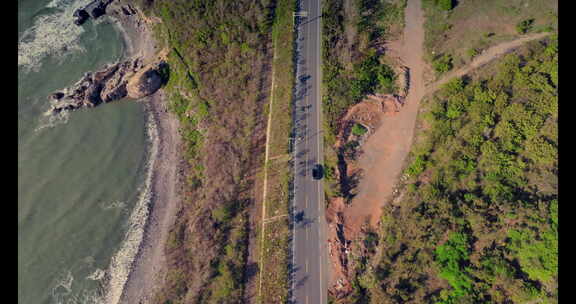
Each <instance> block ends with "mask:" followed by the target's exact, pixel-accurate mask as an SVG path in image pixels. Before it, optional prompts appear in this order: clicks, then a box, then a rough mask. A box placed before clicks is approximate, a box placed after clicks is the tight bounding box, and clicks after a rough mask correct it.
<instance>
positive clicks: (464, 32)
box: [422, 0, 558, 68]
mask: <svg viewBox="0 0 576 304" xmlns="http://www.w3.org/2000/svg"><path fill="white" fill-rule="evenodd" d="M444 2H447V3H448V2H450V3H451V4H452V6H453V7H452V9H450V10H446V8H447V7H448V6H446V5H444V4H443V3H444ZM456 3H457V5H455V6H454V4H456ZM422 8H423V10H424V13H425V18H426V19H425V23H424V28H425V42H424V46H425V51H426V55H425V59H426V60H427V61H428V62H430V63H433V62H434V60H435V58H436V57H437V55H438V54H449V55H451V56H452V58H453V63H452V64H453V67H454V68H460V67H462V66H464V65H465V64H467V63H468V62H469V60H471V58H472V57H474V56H470V55H469V53H468V50H470V49H486V48H488V47H490V46H493V45H496V44H498V43H501V42H503V41H508V40H512V39H514V38H517V37H519V36H520V35H522V34H525V33H529V32H540V31H557V28H558V16H557V14H558V3H557V2H555V1H546V0H510V1H500V0H471V1H457V2H454V1H439V0H422Z"/></svg>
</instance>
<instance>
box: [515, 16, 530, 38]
mask: <svg viewBox="0 0 576 304" xmlns="http://www.w3.org/2000/svg"><path fill="white" fill-rule="evenodd" d="M533 24H534V19H526V20H522V21H520V22H519V23H518V24H516V30H517V31H518V33H519V34H526V33H527V32H528V31H529V30H530V29H532V25H533Z"/></svg>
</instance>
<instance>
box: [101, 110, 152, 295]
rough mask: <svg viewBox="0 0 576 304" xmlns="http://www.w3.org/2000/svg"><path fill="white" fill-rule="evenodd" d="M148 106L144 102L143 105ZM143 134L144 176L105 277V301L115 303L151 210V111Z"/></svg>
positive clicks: (140, 241) (142, 236)
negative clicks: (146, 151) (145, 144)
mask: <svg viewBox="0 0 576 304" xmlns="http://www.w3.org/2000/svg"><path fill="white" fill-rule="evenodd" d="M145 106H146V107H147V105H145ZM146 117H147V118H146V120H147V121H146V133H147V139H148V141H149V145H148V146H149V147H150V152H149V156H148V161H147V163H146V170H145V171H146V176H145V180H144V184H143V185H142V187H141V188H140V191H139V196H138V200H137V202H136V205H135V206H134V209H133V210H132V213H131V214H130V218H129V220H128V231H127V232H126V235H125V237H124V240H123V242H122V245H121V248H120V249H119V250H118V252H117V253H116V254H115V255H114V256H113V257H112V260H111V262H110V267H109V273H108V276H107V280H106V284H105V286H106V294H105V298H104V303H107V304H116V303H119V302H120V298H121V296H122V293H123V291H124V286H125V285H126V282H127V281H128V276H129V275H130V271H131V270H132V264H133V262H134V259H135V258H136V254H137V253H138V250H139V249H140V244H141V243H142V240H143V238H144V228H145V226H146V222H147V220H148V214H149V212H150V209H149V205H150V200H151V198H152V175H153V168H154V163H155V162H156V157H157V155H158V127H157V125H156V121H155V120H154V117H153V115H152V114H151V113H148V114H147V115H146Z"/></svg>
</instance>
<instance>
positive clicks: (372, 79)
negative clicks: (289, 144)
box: [322, 0, 406, 196]
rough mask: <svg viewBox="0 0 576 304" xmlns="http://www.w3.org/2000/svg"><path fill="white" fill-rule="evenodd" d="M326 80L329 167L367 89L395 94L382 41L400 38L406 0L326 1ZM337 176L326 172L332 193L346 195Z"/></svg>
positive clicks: (324, 33)
mask: <svg viewBox="0 0 576 304" xmlns="http://www.w3.org/2000/svg"><path fill="white" fill-rule="evenodd" d="M322 5H323V20H322V26H323V29H322V35H323V38H322V39H323V44H322V56H323V64H322V81H323V92H322V99H323V100H322V102H323V105H322V107H323V113H324V116H323V121H324V124H325V126H324V129H325V141H324V142H325V153H326V156H325V160H326V166H325V167H326V169H327V170H328V171H330V172H333V171H334V170H335V168H336V167H337V166H338V164H337V163H338V156H337V155H338V151H335V150H334V143H335V141H336V135H337V134H338V132H339V128H340V123H341V121H340V120H341V118H342V117H343V116H344V114H345V113H346V110H348V108H350V107H351V106H353V105H354V104H356V103H358V102H360V101H362V99H363V98H364V97H366V95H368V94H374V93H383V94H386V93H395V92H396V91H397V88H396V85H395V83H396V78H397V75H396V74H395V73H394V70H393V68H392V66H391V65H390V64H389V63H388V62H387V60H386V57H385V56H384V54H383V52H382V50H381V48H380V46H381V45H382V44H383V43H384V42H385V41H386V40H389V39H392V38H395V37H398V35H399V34H400V33H401V30H402V28H403V24H404V8H405V6H406V0H395V1H380V0H354V1H344V0H327V1H323V4H322ZM335 177H336V176H333V175H328V176H327V178H328V179H327V182H326V184H327V186H328V187H327V188H328V189H327V190H328V193H329V195H330V196H339V195H342V193H341V192H343V193H346V192H347V191H342V190H341V189H339V188H340V186H339V183H338V181H336V180H335Z"/></svg>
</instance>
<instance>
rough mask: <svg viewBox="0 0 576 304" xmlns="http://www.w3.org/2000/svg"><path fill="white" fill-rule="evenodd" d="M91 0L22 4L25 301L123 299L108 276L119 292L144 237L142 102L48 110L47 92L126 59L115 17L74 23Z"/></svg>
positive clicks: (27, 0)
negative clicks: (77, 10)
mask: <svg viewBox="0 0 576 304" xmlns="http://www.w3.org/2000/svg"><path fill="white" fill-rule="evenodd" d="M88 2H89V0H87V1H86V0H51V1H48V0H19V2H18V36H19V41H18V303H21V304H32V303H35V304H37V303H46V304H48V303H105V302H116V300H117V296H112V297H111V296H110V293H111V289H112V287H111V286H110V282H114V284H115V286H113V287H114V288H116V289H120V290H121V288H122V284H123V282H124V280H125V277H126V274H127V269H126V268H127V267H128V266H129V264H130V262H131V259H132V257H133V255H134V253H135V248H137V242H138V241H139V237H138V233H136V237H134V235H135V234H134V229H141V224H142V222H144V220H145V215H146V204H147V201H146V199H147V196H148V195H147V191H148V189H147V184H148V183H149V181H148V182H147V174H149V170H148V162H149V159H150V157H149V155H148V154H149V150H151V145H150V144H149V138H150V136H149V135H150V134H149V132H150V129H149V128H147V124H149V122H148V121H147V119H148V117H147V115H146V113H145V110H144V106H143V104H142V103H137V102H134V101H128V100H123V101H117V102H113V103H110V104H105V105H102V106H99V107H96V108H93V109H86V110H80V111H75V112H71V113H64V114H62V115H59V116H45V113H46V111H47V110H48V109H49V103H48V100H47V96H48V95H49V94H50V93H52V92H54V91H55V90H58V89H61V88H64V87H66V86H69V85H71V84H73V83H75V82H76V81H77V80H78V79H79V78H80V77H81V76H82V75H83V74H84V73H85V72H87V71H91V70H95V69H98V68H100V67H102V66H103V65H104V64H106V63H110V62H114V61H117V60H119V59H120V58H121V57H122V54H123V50H124V45H123V42H122V39H121V38H122V37H121V36H120V34H119V31H118V30H117V29H116V28H115V27H114V26H113V25H112V24H111V23H110V22H108V21H106V20H105V19H103V20H99V21H98V22H95V23H94V22H92V21H89V22H88V23H87V24H85V25H84V26H83V27H77V26H76V25H74V24H73V23H72V13H73V11H74V9H75V8H76V7H79V6H81V5H83V4H86V3H88ZM135 213H138V214H135ZM135 221H138V223H135ZM130 242H132V243H130ZM134 242H136V243H134ZM113 261H114V262H113ZM112 264H113V265H114V266H112ZM120 268H123V269H120ZM113 293H114V294H116V295H117V294H119V293H118V290H115V291H114V292H113ZM104 298H108V299H112V300H111V301H104V300H103V299H104Z"/></svg>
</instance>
